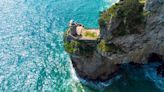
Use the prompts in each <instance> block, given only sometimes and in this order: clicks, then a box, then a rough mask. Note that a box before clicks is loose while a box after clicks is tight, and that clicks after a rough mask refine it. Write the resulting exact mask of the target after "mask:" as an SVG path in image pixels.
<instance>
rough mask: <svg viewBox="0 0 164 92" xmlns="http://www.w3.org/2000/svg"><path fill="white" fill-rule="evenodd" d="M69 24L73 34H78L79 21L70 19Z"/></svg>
mask: <svg viewBox="0 0 164 92" xmlns="http://www.w3.org/2000/svg"><path fill="white" fill-rule="evenodd" d="M68 26H69V30H70V32H71V35H73V36H77V32H76V28H77V23H75V22H74V21H73V20H70V22H69V25H68Z"/></svg>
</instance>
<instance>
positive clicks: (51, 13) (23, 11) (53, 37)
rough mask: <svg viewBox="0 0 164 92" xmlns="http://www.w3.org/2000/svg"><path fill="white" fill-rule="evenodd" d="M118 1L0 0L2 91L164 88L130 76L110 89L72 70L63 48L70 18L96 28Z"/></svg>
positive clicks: (120, 91) (114, 91)
mask: <svg viewBox="0 0 164 92" xmlns="http://www.w3.org/2000/svg"><path fill="white" fill-rule="evenodd" d="M114 2H116V0H0V92H162V91H160V90H159V89H158V88H157V87H155V84H153V83H152V82H150V81H148V80H142V79H141V80H137V81H136V80H134V79H132V78H131V76H130V77H125V78H124V80H121V79H120V80H118V81H116V83H113V84H112V85H111V86H110V87H109V88H107V89H94V88H91V87H87V86H85V85H82V84H81V83H80V82H79V81H78V79H77V77H76V76H75V75H74V74H72V73H71V71H73V69H72V68H71V64H70V58H69V56H68V54H67V53H66V52H65V51H64V48H63V32H64V31H65V30H66V28H67V23H68V22H69V20H71V19H73V20H75V21H78V22H80V23H83V24H84V25H86V26H87V27H93V28H97V27H98V22H97V20H98V17H99V12H100V11H102V10H104V9H106V8H107V7H110V6H111V5H112V3H114ZM125 75H126V73H125ZM134 76H135V75H134Z"/></svg>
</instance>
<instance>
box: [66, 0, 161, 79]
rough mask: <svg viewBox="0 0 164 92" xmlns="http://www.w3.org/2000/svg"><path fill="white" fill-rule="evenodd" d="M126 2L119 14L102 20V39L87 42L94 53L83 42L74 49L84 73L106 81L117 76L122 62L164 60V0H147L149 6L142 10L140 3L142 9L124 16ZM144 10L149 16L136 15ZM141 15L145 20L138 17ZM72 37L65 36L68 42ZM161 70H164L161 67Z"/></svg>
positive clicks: (73, 55)
mask: <svg viewBox="0 0 164 92" xmlns="http://www.w3.org/2000/svg"><path fill="white" fill-rule="evenodd" d="M125 1H128V0H125ZM130 1H131V0H130ZM135 3H136V2H135ZM137 3H138V2H137ZM122 4H123V2H121V3H120V5H119V8H118V9H117V12H116V14H117V15H116V16H114V17H111V19H110V20H107V22H104V20H101V21H100V30H101V32H100V39H99V40H97V42H96V43H94V44H93V45H87V46H86V45H85V46H86V47H88V46H89V47H90V49H91V50H90V52H91V53H90V52H89V54H87V53H88V50H85V49H81V48H85V47H84V46H82V45H81V47H76V46H75V47H76V48H78V50H77V51H76V52H74V53H70V57H71V60H72V64H73V66H74V68H75V70H76V72H77V74H78V75H79V76H80V77H82V78H85V79H89V80H100V81H104V80H107V79H110V78H111V77H114V76H115V75H116V74H117V72H118V71H119V69H120V65H122V64H128V63H138V64H147V63H152V62H155V61H160V62H162V63H163V60H164V0H147V2H146V4H145V10H143V11H142V10H141V11H140V9H141V8H142V5H141V6H137V7H138V8H137V10H136V11H138V12H133V11H132V12H128V13H126V14H125V15H126V16H125V15H123V16H120V13H121V14H122V13H124V12H125V10H124V9H123V8H122ZM131 4H133V6H134V5H136V4H134V3H131ZM120 7H121V8H120ZM135 8H136V7H135ZM125 9H126V8H125ZM141 12H144V14H145V16H142V15H141V16H140V15H139V16H137V15H136V14H140V13H141ZM127 16H129V17H127ZM131 16H133V17H134V18H131ZM136 17H137V18H136ZM140 19H141V21H138V20H140ZM136 21H137V22H136ZM68 38H69V41H70V40H73V39H71V37H69V36H65V42H68ZM76 41H78V40H76ZM78 42H81V41H78ZM85 44H89V43H88V42H85ZM83 45H84V44H83ZM81 52H83V54H82V53H81ZM158 70H159V72H162V71H164V69H163V68H161V67H159V69H158ZM160 74H164V72H162V73H160Z"/></svg>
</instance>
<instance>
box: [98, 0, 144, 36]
mask: <svg viewBox="0 0 164 92" xmlns="http://www.w3.org/2000/svg"><path fill="white" fill-rule="evenodd" d="M140 2H144V0H123V1H121V2H119V3H116V4H114V5H113V6H112V7H110V8H109V9H107V10H105V11H104V12H102V13H101V16H100V19H99V24H100V29H101V28H102V27H107V26H109V25H111V24H109V21H110V20H111V18H115V19H117V20H120V21H122V22H120V24H119V25H118V26H117V27H116V28H115V29H114V30H112V32H114V34H113V35H114V36H123V35H127V34H134V33H140V30H139V26H140V25H143V20H144V15H146V14H145V13H144V14H143V12H144V11H143V7H144V4H143V3H140ZM111 21H112V22H111V23H115V24H118V23H116V22H117V21H116V20H111ZM104 25H105V26H104ZM113 26H114V25H113Z"/></svg>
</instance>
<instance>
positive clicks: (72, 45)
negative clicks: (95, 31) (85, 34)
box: [64, 40, 80, 54]
mask: <svg viewBox="0 0 164 92" xmlns="http://www.w3.org/2000/svg"><path fill="white" fill-rule="evenodd" d="M79 45H80V44H79V42H77V41H74V40H72V41H71V42H64V48H65V50H66V51H67V52H68V53H70V54H74V53H75V52H76V51H78V47H79Z"/></svg>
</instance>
